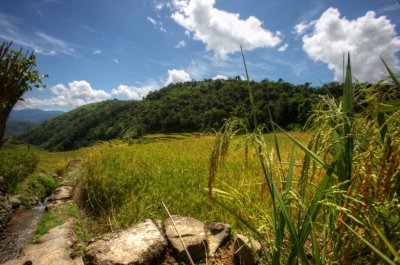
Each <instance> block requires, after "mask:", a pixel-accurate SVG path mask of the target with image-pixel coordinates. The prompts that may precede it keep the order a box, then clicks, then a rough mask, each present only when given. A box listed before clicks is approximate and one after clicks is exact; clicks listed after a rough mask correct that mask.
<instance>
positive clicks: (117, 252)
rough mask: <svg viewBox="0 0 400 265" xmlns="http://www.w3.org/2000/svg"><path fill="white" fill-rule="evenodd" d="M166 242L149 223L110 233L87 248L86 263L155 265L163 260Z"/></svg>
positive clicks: (84, 260) (85, 252) (148, 221)
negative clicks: (161, 258) (160, 259)
mask: <svg viewBox="0 0 400 265" xmlns="http://www.w3.org/2000/svg"><path fill="white" fill-rule="evenodd" d="M166 247H167V241H166V240H165V238H164V237H163V235H162V234H161V233H160V231H159V230H158V229H157V226H156V225H155V224H154V223H153V221H151V220H150V219H147V220H145V221H144V222H142V223H138V224H136V225H134V226H132V227H131V228H129V229H127V230H125V231H121V232H116V233H108V234H105V235H103V236H101V237H99V238H97V239H94V240H92V241H91V242H90V243H89V245H88V246H87V247H86V248H85V251H84V256H83V262H84V263H85V264H90V265H114V264H115V265H116V264H118V265H128V264H129V265H139V264H154V263H156V262H157V261H158V260H159V258H160V257H161V256H162V254H163V252H164V250H165V248H166Z"/></svg>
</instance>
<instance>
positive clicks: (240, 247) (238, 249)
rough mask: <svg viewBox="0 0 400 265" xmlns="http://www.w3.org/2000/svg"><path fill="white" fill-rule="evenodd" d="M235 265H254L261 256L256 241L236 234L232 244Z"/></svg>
mask: <svg viewBox="0 0 400 265" xmlns="http://www.w3.org/2000/svg"><path fill="white" fill-rule="evenodd" d="M234 252H235V257H234V260H235V263H237V264H242V265H255V264H257V263H258V257H259V256H260V254H261V244H260V242H258V241H257V240H254V239H249V238H248V237H247V236H244V235H241V234H237V235H236V236H235V242H234Z"/></svg>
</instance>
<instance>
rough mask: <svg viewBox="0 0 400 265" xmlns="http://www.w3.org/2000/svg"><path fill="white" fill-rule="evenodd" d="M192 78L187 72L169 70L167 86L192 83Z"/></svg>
mask: <svg viewBox="0 0 400 265" xmlns="http://www.w3.org/2000/svg"><path fill="white" fill-rule="evenodd" d="M190 80H191V77H190V75H189V74H188V73H187V72H186V71H185V70H177V69H172V70H168V79H167V81H166V82H165V86H167V85H169V84H173V83H179V82H186V81H190Z"/></svg>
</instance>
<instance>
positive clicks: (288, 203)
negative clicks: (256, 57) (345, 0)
mask: <svg viewBox="0 0 400 265" xmlns="http://www.w3.org/2000/svg"><path fill="white" fill-rule="evenodd" d="M242 55H243V52H242ZM243 62H244V67H245V71H246V76H247V80H248V81H249V78H248V73H247V67H246V62H245V58H244V56H243ZM350 65H351V64H350V56H348V63H347V68H346V77H345V81H344V85H343V98H342V101H340V102H336V101H335V100H334V99H332V98H329V97H324V98H321V101H320V103H319V105H318V106H317V108H316V110H315V112H314V115H313V116H312V117H311V118H310V119H309V122H308V127H307V128H308V129H309V130H310V131H313V132H314V135H313V137H312V138H311V140H310V141H309V143H308V144H303V143H302V142H300V141H299V140H297V139H296V138H295V137H293V136H292V135H290V134H288V133H286V132H284V133H285V134H286V135H287V137H288V138H289V139H290V140H291V141H292V142H293V143H294V145H295V146H296V147H297V148H299V149H300V150H302V151H303V153H304V157H303V160H302V162H301V163H300V164H299V163H296V162H295V160H296V157H295V156H294V152H293V153H292V156H291V157H290V158H289V159H288V160H286V161H285V160H283V159H282V157H281V155H280V153H281V150H282V147H281V146H280V143H279V141H278V139H277V138H275V141H274V143H273V144H271V143H267V142H266V141H265V138H264V135H263V132H264V128H266V126H264V127H263V126H262V125H258V124H257V117H256V113H255V112H254V111H252V119H253V121H252V123H251V124H252V126H250V127H248V126H246V124H249V123H248V122H246V121H239V120H237V119H232V120H230V121H228V122H227V123H226V124H225V125H224V126H223V128H222V129H221V131H220V132H219V133H218V134H217V138H216V140H215V145H214V149H213V152H212V155H211V158H210V168H209V169H210V170H209V171H210V174H209V196H210V197H211V196H212V195H213V194H216V195H218V196H214V198H213V199H214V201H215V202H216V203H217V204H218V205H221V206H222V207H223V208H225V209H226V210H227V211H228V212H230V213H232V214H233V215H234V216H236V218H237V219H238V220H239V221H241V222H243V223H244V224H245V226H246V227H247V228H249V231H250V232H252V233H253V234H254V236H256V237H257V238H259V239H260V240H262V241H264V242H265V245H266V249H265V252H266V253H265V259H266V260H268V261H269V262H272V264H298V263H300V264H314V263H315V264H337V263H338V264H366V263H370V264H379V263H383V262H386V263H389V264H395V263H396V262H400V260H399V244H400V240H399V238H400V235H399V231H400V211H399V210H400V206H399V205H400V204H399V203H398V201H399V177H400V166H399V163H400V162H399V161H400V154H399V140H398V139H399V129H398V128H400V127H399V125H400V124H399V121H400V119H399V115H400V107H399V102H400V90H399V88H400V87H399V82H398V80H397V77H396V76H395V74H393V73H392V72H391V70H390V69H389V67H387V66H386V64H385V66H386V67H387V70H388V73H389V78H385V79H383V80H381V81H379V82H377V83H376V84H373V85H364V84H359V83H356V84H353V82H352V81H353V79H352V74H351V66H350ZM249 88H250V86H249ZM252 94H253V91H251V90H250V89H249V97H250V101H251V103H252V104H255V102H254V99H253V95H252ZM271 125H272V128H274V129H275V130H281V129H280V128H279V127H278V126H277V125H276V124H275V123H273V121H271ZM282 131H283V130H282ZM239 133H241V134H247V136H246V137H244V138H245V139H246V140H244V142H245V145H246V146H248V145H250V146H252V152H254V153H256V155H257V157H258V163H259V166H260V168H261V170H262V173H263V178H264V181H263V184H262V185H260V186H261V188H262V187H265V188H266V190H267V194H268V196H267V197H264V203H263V207H262V208H259V211H260V213H261V214H258V215H257V217H258V218H260V216H262V215H264V216H265V217H264V218H263V219H264V220H265V224H264V225H261V226H260V225H257V224H258V223H257V222H254V218H252V216H246V215H243V214H242V211H243V207H249V206H251V205H252V201H251V200H248V198H247V194H245V193H243V192H241V191H240V188H239V187H232V186H229V187H228V189H225V190H223V189H221V188H219V187H218V188H215V185H218V184H220V185H225V184H224V181H223V176H220V175H219V174H218V170H219V167H220V166H221V165H223V161H224V159H225V158H226V157H227V154H228V153H229V152H228V149H229V142H230V140H232V139H233V137H234V136H235V135H237V134H239ZM218 182H219V183H218ZM225 186H226V185H225ZM240 201H245V202H246V204H240V203H237V202H240ZM232 202H236V203H232ZM235 205H236V206H237V207H235Z"/></svg>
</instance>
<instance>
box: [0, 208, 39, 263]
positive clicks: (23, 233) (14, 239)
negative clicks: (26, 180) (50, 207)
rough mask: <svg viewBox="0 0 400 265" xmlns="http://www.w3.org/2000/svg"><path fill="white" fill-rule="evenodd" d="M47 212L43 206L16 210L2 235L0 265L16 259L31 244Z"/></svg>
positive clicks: (0, 237) (0, 240) (0, 238)
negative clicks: (40, 221) (41, 219)
mask: <svg viewBox="0 0 400 265" xmlns="http://www.w3.org/2000/svg"><path fill="white" fill-rule="evenodd" d="M44 210H45V206H44V205H43V204H40V205H37V206H34V207H32V208H31V209H29V210H27V209H18V210H16V211H15V212H14V213H13V215H12V218H11V220H10V222H9V223H8V225H7V227H6V229H5V230H4V231H3V232H2V233H0V264H1V263H4V262H6V261H9V260H11V259H15V258H17V257H18V256H19V254H20V253H21V250H22V248H23V247H24V246H25V245H26V244H28V243H29V242H30V240H31V239H32V236H33V234H34V233H35V230H36V227H37V225H38V223H39V220H40V218H41V217H42V215H43V213H44Z"/></svg>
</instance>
